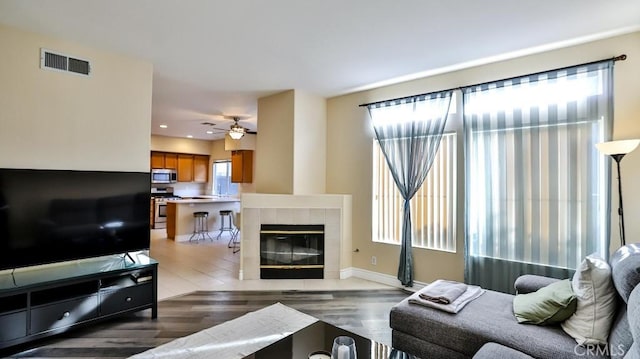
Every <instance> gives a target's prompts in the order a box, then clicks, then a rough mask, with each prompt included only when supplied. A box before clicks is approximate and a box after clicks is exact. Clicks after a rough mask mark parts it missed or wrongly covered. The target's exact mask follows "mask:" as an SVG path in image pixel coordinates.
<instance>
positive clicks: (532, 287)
mask: <svg viewBox="0 0 640 359" xmlns="http://www.w3.org/2000/svg"><path fill="white" fill-rule="evenodd" d="M558 280H559V279H556V278H551V277H545V276H541V275H535V274H523V275H521V276H519V277H518V278H516V281H515V282H514V283H513V287H514V288H515V290H516V293H518V294H527V293H533V292H535V291H536V290H538V289H540V288H542V287H546V286H548V285H549V284H551V283H555V282H557V281H558Z"/></svg>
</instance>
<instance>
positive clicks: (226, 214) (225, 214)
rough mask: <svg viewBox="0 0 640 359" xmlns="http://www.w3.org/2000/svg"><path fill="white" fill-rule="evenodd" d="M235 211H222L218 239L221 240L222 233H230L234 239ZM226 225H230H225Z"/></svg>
mask: <svg viewBox="0 0 640 359" xmlns="http://www.w3.org/2000/svg"><path fill="white" fill-rule="evenodd" d="M232 213H233V211H231V210H222V211H220V232H218V236H217V237H216V239H220V236H222V233H224V232H229V234H230V235H231V237H232V238H233V216H232ZM225 223H228V224H227V225H225Z"/></svg>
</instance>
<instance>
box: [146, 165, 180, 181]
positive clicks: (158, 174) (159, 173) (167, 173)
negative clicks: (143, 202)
mask: <svg viewBox="0 0 640 359" xmlns="http://www.w3.org/2000/svg"><path fill="white" fill-rule="evenodd" d="M175 182H178V173H177V172H176V170H171V169H165V168H162V169H161V168H153V169H151V183H175Z"/></svg>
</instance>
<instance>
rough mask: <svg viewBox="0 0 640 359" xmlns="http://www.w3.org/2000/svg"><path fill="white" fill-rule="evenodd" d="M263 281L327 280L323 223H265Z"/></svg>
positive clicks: (262, 231)
mask: <svg viewBox="0 0 640 359" xmlns="http://www.w3.org/2000/svg"><path fill="white" fill-rule="evenodd" d="M260 278H261V279H323V278H324V225H323V224H262V225H261V226H260Z"/></svg>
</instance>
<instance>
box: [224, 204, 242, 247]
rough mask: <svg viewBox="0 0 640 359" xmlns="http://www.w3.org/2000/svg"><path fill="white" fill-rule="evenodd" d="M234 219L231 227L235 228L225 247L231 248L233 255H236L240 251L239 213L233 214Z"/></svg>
mask: <svg viewBox="0 0 640 359" xmlns="http://www.w3.org/2000/svg"><path fill="white" fill-rule="evenodd" d="M234 217H235V219H234V220H233V225H234V226H235V227H236V228H235V229H234V230H233V231H232V232H231V239H229V244H228V245H227V247H229V248H233V253H238V252H239V251H240V246H239V244H240V237H239V234H240V223H241V222H240V221H241V220H242V218H241V216H240V212H235V213H234Z"/></svg>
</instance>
